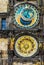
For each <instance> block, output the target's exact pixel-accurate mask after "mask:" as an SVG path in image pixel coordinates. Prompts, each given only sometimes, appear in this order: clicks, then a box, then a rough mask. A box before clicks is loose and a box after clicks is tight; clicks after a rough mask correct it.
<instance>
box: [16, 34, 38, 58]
mask: <svg viewBox="0 0 44 65" xmlns="http://www.w3.org/2000/svg"><path fill="white" fill-rule="evenodd" d="M37 49H38V43H37V41H36V39H35V38H34V37H32V36H28V35H24V36H21V37H19V38H18V39H17V40H16V43H15V50H16V52H17V54H19V55H20V56H22V57H31V56H32V55H34V54H35V53H36V52H37Z"/></svg>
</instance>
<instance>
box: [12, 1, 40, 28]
mask: <svg viewBox="0 0 44 65" xmlns="http://www.w3.org/2000/svg"><path fill="white" fill-rule="evenodd" d="M13 21H14V24H16V25H17V26H18V27H20V28H25V29H30V28H33V27H35V26H36V25H37V24H38V23H39V11H38V9H37V7H36V6H35V5H33V4H31V3H26V2H24V3H19V4H17V5H15V7H14V18H13Z"/></svg>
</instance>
